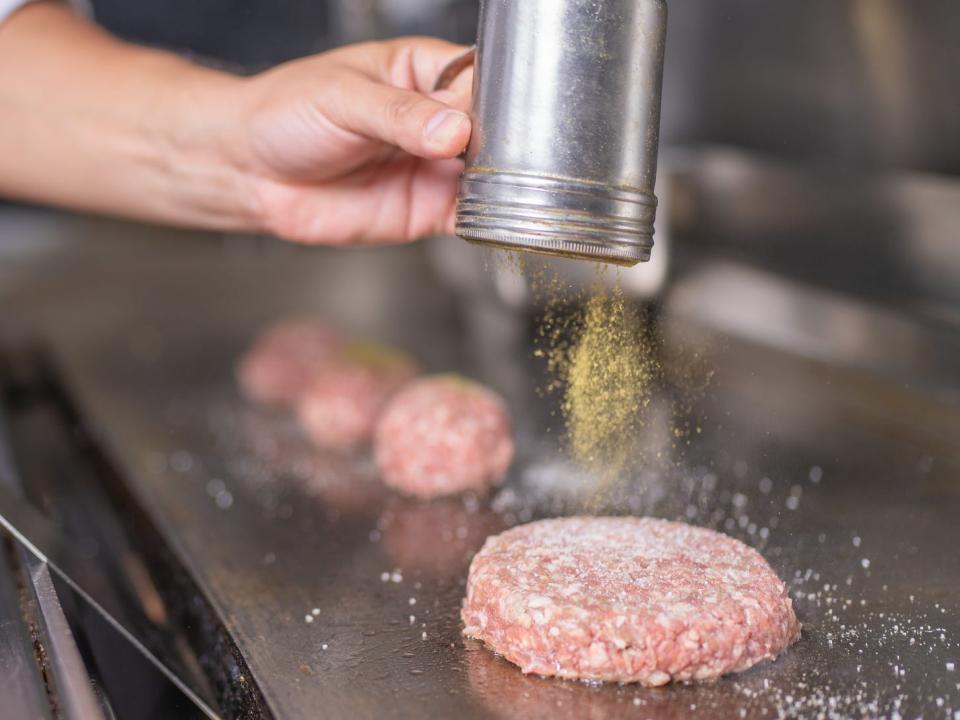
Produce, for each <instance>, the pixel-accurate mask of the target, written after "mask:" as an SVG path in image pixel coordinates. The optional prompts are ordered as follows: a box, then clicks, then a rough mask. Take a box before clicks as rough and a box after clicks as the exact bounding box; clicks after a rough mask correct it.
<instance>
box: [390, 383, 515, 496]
mask: <svg viewBox="0 0 960 720" xmlns="http://www.w3.org/2000/svg"><path fill="white" fill-rule="evenodd" d="M374 451H375V455H376V460H377V466H378V467H379V468H380V474H381V476H382V477H383V481H384V482H385V483H386V484H387V485H389V486H391V487H393V488H395V489H397V490H400V491H401V492H404V493H406V494H408V495H413V496H415V497H420V498H434V497H440V496H444V495H455V494H457V493H462V492H466V491H470V490H472V491H477V492H482V491H485V490H487V489H489V488H490V487H491V486H493V485H498V484H499V483H501V482H502V481H503V478H504V476H505V475H506V472H507V468H509V466H510V461H511V460H512V459H513V438H512V433H511V426H510V416H509V414H508V412H507V408H506V405H505V404H504V403H503V401H502V400H501V399H500V398H499V397H498V396H497V395H496V394H495V393H493V392H492V391H490V390H488V389H486V388H485V387H483V386H482V385H479V384H477V383H475V382H471V381H469V380H465V379H463V378H460V377H457V376H454V375H442V376H437V377H430V378H423V379H421V380H417V381H416V382H413V383H410V385H408V386H407V387H405V388H404V389H403V390H401V391H400V392H399V393H397V395H396V396H395V397H394V398H393V399H392V400H391V401H390V403H389V405H388V406H387V408H386V409H385V410H384V412H383V416H382V417H381V418H380V421H379V422H378V423H377V429H376V434H375V438H374Z"/></svg>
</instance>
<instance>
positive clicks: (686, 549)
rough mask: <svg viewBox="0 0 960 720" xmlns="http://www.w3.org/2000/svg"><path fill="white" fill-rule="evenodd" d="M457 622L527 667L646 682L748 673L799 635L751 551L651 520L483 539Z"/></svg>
mask: <svg viewBox="0 0 960 720" xmlns="http://www.w3.org/2000/svg"><path fill="white" fill-rule="evenodd" d="M462 618H463V622H464V624H465V626H466V627H465V629H464V633H465V634H466V635H467V636H469V637H473V638H477V639H479V640H482V641H483V642H485V643H486V644H487V645H488V646H489V647H490V648H491V649H493V650H495V651H496V652H498V653H500V654H501V655H503V656H504V657H505V658H507V659H508V660H510V661H511V662H513V663H515V664H517V665H519V666H520V669H521V670H523V672H525V673H537V674H539V675H553V676H558V677H563V678H571V679H584V680H601V681H617V682H639V683H642V684H644V685H651V686H653V685H664V684H666V683H668V682H671V681H687V680H708V679H713V678H717V677H720V676H721V675H724V674H726V673H730V672H736V671H740V670H745V669H747V668H749V667H751V666H752V665H755V664H756V663H758V662H760V661H762V660H770V659H773V658H775V657H776V656H777V655H779V654H780V653H781V652H783V650H784V649H785V648H787V647H788V646H789V645H790V644H791V643H793V642H794V641H795V640H797V639H798V638H799V636H800V623H799V622H797V618H796V615H795V614H794V612H793V607H792V604H791V601H790V598H789V597H788V595H787V591H786V588H785V587H784V584H783V583H782V582H781V581H780V579H779V578H778V577H777V575H776V574H775V573H774V572H773V570H772V569H771V568H770V566H769V565H768V564H767V562H766V561H765V560H764V559H763V557H762V556H761V555H760V554H759V553H758V552H757V551H756V550H753V549H752V548H749V547H747V546H746V545H744V544H743V543H741V542H739V541H738V540H734V539H733V538H730V537H727V536H725V535H721V534H719V533H716V532H713V531H712V530H706V529H703V528H696V527H692V526H689V525H684V524H682V523H675V522H668V521H666V520H658V519H654V518H566V519H559V520H541V521H539V522H534V523H530V524H529V525H523V526H520V527H517V528H514V529H512V530H508V531H507V532H505V533H503V534H501V535H498V536H496V537H493V538H490V539H489V540H487V542H486V544H485V545H484V547H483V548H482V549H481V551H480V552H479V553H478V554H477V556H476V557H475V558H474V560H473V563H472V564H471V566H470V576H469V580H468V582H467V596H466V599H465V600H464V604H463V610H462Z"/></svg>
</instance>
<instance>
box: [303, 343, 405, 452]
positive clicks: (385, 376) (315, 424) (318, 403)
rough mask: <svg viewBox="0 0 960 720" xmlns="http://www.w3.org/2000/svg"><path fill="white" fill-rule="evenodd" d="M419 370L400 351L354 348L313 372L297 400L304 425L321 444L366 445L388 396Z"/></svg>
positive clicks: (337, 447) (331, 446)
mask: <svg viewBox="0 0 960 720" xmlns="http://www.w3.org/2000/svg"><path fill="white" fill-rule="evenodd" d="M415 373H416V367H415V365H414V364H413V362H412V361H411V360H410V359H409V358H407V357H406V356H405V355H402V354H400V353H395V352H392V351H388V350H383V349H373V348H372V347H370V346H364V347H363V349H362V350H361V349H358V348H351V349H349V350H347V351H346V352H344V353H343V354H342V356H341V357H340V358H339V359H338V360H337V361H335V362H332V363H330V364H329V365H328V366H327V367H325V368H324V369H322V370H321V371H320V372H318V373H316V374H315V375H314V378H313V380H312V382H311V383H310V385H309V387H308V389H307V390H306V392H304V394H303V395H302V397H301V398H300V402H299V403H298V405H297V417H298V418H299V420H300V426H301V427H302V428H303V431H304V432H305V433H306V435H307V437H308V438H309V439H310V440H311V441H312V442H313V443H314V444H316V445H317V446H319V447H322V448H328V449H335V450H348V449H354V448H357V447H359V446H361V445H365V444H366V443H368V442H370V440H371V438H372V437H373V429H374V427H375V425H376V422H377V418H379V416H380V413H381V411H382V410H383V408H384V406H385V405H386V402H387V400H388V399H389V398H390V396H391V395H392V394H393V393H395V392H396V391H397V390H398V389H399V388H400V387H401V386H402V385H403V384H404V383H405V382H407V381H408V380H409V379H410V378H412V377H413V376H414V375H415Z"/></svg>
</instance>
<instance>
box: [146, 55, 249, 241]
mask: <svg viewBox="0 0 960 720" xmlns="http://www.w3.org/2000/svg"><path fill="white" fill-rule="evenodd" d="M159 74H160V76H161V80H160V87H161V88H162V90H161V92H158V93H156V94H155V95H154V101H153V103H154V104H153V107H152V109H151V110H149V111H148V112H147V113H146V114H145V116H146V117H147V118H150V120H149V122H148V124H147V126H146V127H145V128H144V132H145V134H146V136H147V138H148V144H149V145H151V146H152V147H154V148H155V149H156V157H155V158H154V160H155V162H156V163H157V166H158V167H159V168H160V170H161V172H162V174H163V175H164V178H165V180H164V184H165V186H166V188H167V192H168V193H169V198H170V201H171V202H172V203H173V205H174V206H175V208H176V210H175V212H176V213H177V214H178V215H180V216H181V217H182V218H183V219H184V221H185V223H186V224H193V225H200V226H203V227H208V228H212V229H221V230H238V231H248V232H259V231H262V230H263V229H264V223H263V222H262V213H261V209H260V203H259V200H258V196H257V193H256V188H255V182H254V179H253V178H252V177H251V176H250V174H249V173H248V172H247V169H246V167H245V162H244V160H243V158H244V156H245V149H244V144H245V143H246V139H245V135H244V132H243V127H244V111H243V108H244V106H245V96H246V87H247V84H248V82H249V81H248V80H247V79H245V78H241V77H238V76H234V75H230V74H228V73H224V72H219V71H216V70H211V69H208V68H204V67H200V66H197V65H194V64H192V63H189V62H187V61H183V60H180V59H179V58H177V59H176V60H175V61H174V62H171V63H170V66H169V67H167V68H165V69H163V70H162V71H161V72H160V73H159Z"/></svg>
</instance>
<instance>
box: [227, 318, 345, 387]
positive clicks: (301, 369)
mask: <svg viewBox="0 0 960 720" xmlns="http://www.w3.org/2000/svg"><path fill="white" fill-rule="evenodd" d="M341 346H342V342H341V339H340V335H339V334H338V333H337V332H336V331H335V330H332V329H331V328H328V327H326V326H324V325H322V324H319V323H311V322H288V323H282V324H280V325H276V326H274V327H272V328H269V329H267V330H266V331H264V332H263V333H262V334H261V335H260V336H259V337H258V338H257V340H256V341H255V342H254V343H253V346H252V347H251V348H250V350H249V351H248V352H247V353H246V355H244V357H243V358H242V359H241V360H240V363H239V364H238V366H237V382H238V384H239V385H240V389H241V391H242V392H243V394H244V395H245V396H246V397H247V398H248V399H250V400H252V401H254V402H258V403H263V404H267V405H293V404H295V403H296V401H297V399H298V398H299V397H300V395H301V394H303V392H304V391H305V390H306V388H307V386H308V385H309V384H310V380H311V378H312V377H313V375H314V373H316V372H317V370H318V369H319V368H321V367H323V365H324V364H326V363H327V362H329V361H330V360H331V358H333V357H335V356H336V354H337V352H338V351H339V350H340V348H341Z"/></svg>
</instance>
